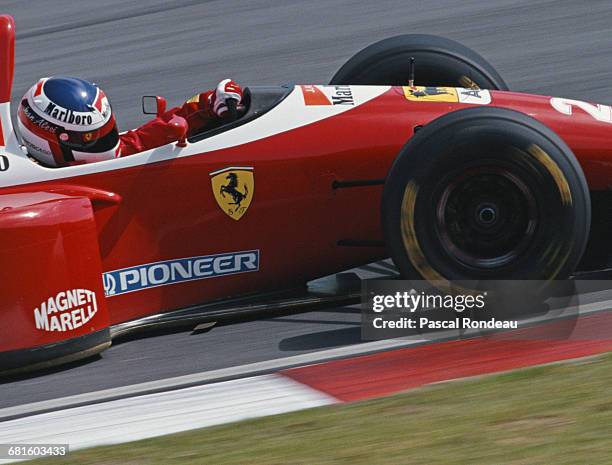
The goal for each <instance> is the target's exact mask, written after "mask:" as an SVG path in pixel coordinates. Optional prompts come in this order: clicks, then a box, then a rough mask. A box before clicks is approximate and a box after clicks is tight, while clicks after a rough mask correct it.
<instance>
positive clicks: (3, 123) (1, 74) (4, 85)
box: [0, 15, 15, 170]
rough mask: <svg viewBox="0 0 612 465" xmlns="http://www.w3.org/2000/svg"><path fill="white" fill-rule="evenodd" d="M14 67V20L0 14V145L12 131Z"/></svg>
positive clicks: (4, 143)
mask: <svg viewBox="0 0 612 465" xmlns="http://www.w3.org/2000/svg"><path fill="white" fill-rule="evenodd" d="M14 67H15V21H13V17H12V16H9V15H0V147H4V146H5V145H6V143H7V141H8V140H9V137H10V136H11V134H12V133H13V123H12V121H11V89H12V87H13V71H14ZM1 169H2V166H0V170H1Z"/></svg>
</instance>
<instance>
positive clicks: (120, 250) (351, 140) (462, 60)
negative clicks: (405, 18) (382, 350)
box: [0, 16, 612, 373]
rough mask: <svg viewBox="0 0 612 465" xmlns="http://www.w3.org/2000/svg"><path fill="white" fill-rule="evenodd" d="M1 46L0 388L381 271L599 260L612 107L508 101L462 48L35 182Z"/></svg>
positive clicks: (347, 71)
mask: <svg viewBox="0 0 612 465" xmlns="http://www.w3.org/2000/svg"><path fill="white" fill-rule="evenodd" d="M14 40H15V35H14V24H13V20H12V18H11V17H10V16H2V17H0V122H1V129H0V262H1V263H2V267H1V268H0V299H1V300H0V371H2V372H4V373H8V372H14V371H18V370H23V369H24V368H36V367H42V366H48V365H50V364H57V363H62V362H66V361H70V360H75V359H78V358H82V357H87V356H90V355H92V354H95V353H98V352H100V351H102V350H104V349H105V348H107V347H108V346H109V345H110V344H111V338H112V337H113V336H114V335H115V334H118V333H120V332H121V328H123V329H125V328H138V327H141V326H146V325H148V324H151V322H152V321H153V322H154V321H161V320H164V319H165V321H169V320H173V319H179V320H180V319H181V318H193V315H194V309H195V310H197V311H196V313H195V314H197V315H200V316H201V315H202V314H206V313H207V309H214V308H219V307H214V305H218V304H219V303H221V304H223V303H226V304H227V303H228V302H230V303H232V305H230V306H229V307H226V308H233V309H237V308H238V309H239V308H244V305H245V304H249V303H250V304H252V303H253V302H259V304H260V307H262V308H266V306H267V305H268V304H269V305H272V303H273V302H276V305H280V304H279V303H278V302H280V301H279V300H278V299H277V300H274V299H276V297H274V295H275V294H274V292H275V291H278V290H279V289H291V288H295V287H296V286H300V285H303V284H304V283H306V282H308V281H309V280H313V279H315V278H317V277H321V276H326V275H330V274H333V273H337V272H340V271H342V270H346V269H350V268H352V267H356V266H360V265H363V264H367V263H370V262H373V261H376V260H380V259H383V258H385V257H389V256H391V257H392V259H393V261H394V262H395V264H396V265H397V267H398V269H399V271H400V273H401V275H402V276H403V277H406V278H409V279H426V280H430V281H446V280H482V279H521V280H543V281H551V280H555V279H561V278H565V277H568V276H570V275H572V274H573V273H576V272H577V271H579V270H592V269H599V268H605V267H606V266H607V265H608V263H609V258H610V252H611V251H612V249H611V247H610V241H609V240H608V238H609V229H610V227H609V226H610V225H609V221H610V218H611V216H610V214H609V213H608V211H609V205H610V201H609V199H610V195H609V188H610V185H611V183H612V145H611V144H610V140H612V107H610V106H606V105H597V104H592V103H587V102H583V101H578V100H571V99H565V98H557V97H554V98H551V97H545V96H539V95H527V94H523V93H516V92H510V91H508V88H507V86H506V84H505V83H504V81H503V79H502V78H501V77H500V76H499V74H498V73H497V72H496V71H495V70H494V69H493V67H492V66H491V65H490V64H488V63H487V62H486V61H485V60H484V59H483V58H482V57H481V56H480V55H478V54H476V53H475V52H473V51H471V50H469V49H468V48H466V47H464V46H462V45H460V44H458V43H457V42H454V41H451V40H448V39H444V38H440V37H435V36H429V35H402V36H397V37H393V38H390V39H386V40H382V41H380V42H377V43H375V44H373V45H371V46H369V47H367V48H365V49H364V50H362V51H360V52H359V53H357V54H356V55H355V56H353V57H352V58H351V59H350V60H348V62H347V63H346V64H345V65H344V66H342V67H341V68H340V70H339V71H338V72H337V73H336V74H335V76H334V77H333V78H332V79H331V82H330V83H329V84H328V85H310V84H309V85H285V86H271V87H251V88H247V89H246V91H245V102H244V103H245V111H244V112H243V113H241V114H236V115H235V118H233V120H230V121H225V122H224V123H223V124H220V125H218V126H217V127H209V128H206V129H205V130H203V131H202V132H200V133H194V134H187V133H185V134H184V136H183V137H181V138H180V140H179V141H178V142H176V143H171V144H167V145H164V146H162V147H159V148H156V149H153V150H149V151H146V152H143V153H139V154H136V155H133V156H129V157H125V158H117V159H114V160H109V161H103V162H99V163H93V164H88V165H79V166H71V167H64V168H47V167H44V166H41V165H40V164H37V163H34V162H33V160H31V159H30V158H29V157H28V156H27V153H26V152H25V151H24V150H23V149H22V147H21V146H20V142H19V139H18V137H17V135H16V134H15V132H14V130H13V127H12V122H11V112H10V97H11V86H12V77H13V63H14V61H13V50H14ZM157 101H158V102H162V99H161V98H157ZM160 106H162V107H163V105H160ZM254 299H259V300H254ZM281 300H282V299H281ZM289 300H291V299H289ZM301 302H306V303H308V304H311V303H313V301H310V300H308V299H306V300H302V301H301ZM213 304H214V305H213ZM285 304H287V301H285ZM210 305H213V307H210ZM247 306H248V305H247ZM211 311H214V310H211Z"/></svg>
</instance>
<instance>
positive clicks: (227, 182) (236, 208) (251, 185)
mask: <svg viewBox="0 0 612 465" xmlns="http://www.w3.org/2000/svg"><path fill="white" fill-rule="evenodd" d="M210 183H211V186H212V191H213V195H214V196H215V200H216V201H217V204H218V205H219V207H220V208H221V210H223V212H224V213H225V214H226V215H227V216H229V217H230V218H232V219H233V220H236V221H238V220H239V219H240V218H242V217H243V216H244V214H245V213H246V211H247V210H248V208H249V206H250V205H251V202H252V200H253V194H254V193H255V175H254V172H253V167H252V166H232V167H229V168H223V169H221V170H218V171H213V172H212V173H210Z"/></svg>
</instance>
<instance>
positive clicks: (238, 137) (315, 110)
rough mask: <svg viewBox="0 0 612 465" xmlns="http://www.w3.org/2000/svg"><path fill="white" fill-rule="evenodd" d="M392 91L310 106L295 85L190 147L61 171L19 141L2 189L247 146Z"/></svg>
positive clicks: (371, 89) (363, 91) (368, 91)
mask: <svg viewBox="0 0 612 465" xmlns="http://www.w3.org/2000/svg"><path fill="white" fill-rule="evenodd" d="M389 89H390V86H351V90H352V93H353V98H354V100H355V105H329V106H306V105H304V98H303V95H302V90H301V88H300V87H299V86H295V88H294V89H293V91H292V92H291V93H290V94H289V96H287V98H285V100H283V101H282V102H281V103H280V104H279V105H278V106H276V107H275V108H273V109H272V110H270V111H269V112H267V113H265V114H263V115H262V116H260V117H259V118H257V119H255V120H253V121H251V122H249V123H247V124H244V125H242V126H238V127H236V128H234V129H231V130H229V131H225V132H222V133H220V134H217V135H215V136H212V137H210V138H207V139H204V140H201V141H199V142H196V143H194V144H188V145H187V147H177V146H176V144H175V143H172V144H167V145H164V146H162V147H158V148H156V149H152V150H148V151H146V152H141V153H138V154H136V155H131V156H128V157H125V158H119V159H115V160H108V161H102V162H99V163H91V164H88V165H80V166H71V167H66V168H59V169H58V168H45V167H43V166H40V165H37V164H35V163H33V162H32V161H31V160H29V159H28V158H27V157H26V156H25V155H23V153H21V151H20V150H19V147H18V146H17V144H16V141H15V143H14V144H13V147H11V149H10V151H11V152H13V153H14V155H15V156H14V157H13V158H15V160H14V163H12V167H11V170H10V175H8V176H7V175H5V176H0V187H6V186H14V185H19V184H27V183H31V182H40V181H48V180H53V179H62V178H68V177H73V176H82V175H87V174H93V173H100V172H107V171H112V170H118V169H123V168H129V167H133V166H139V165H145V164H147V163H155V162H159V161H163V160H170V159H175V158H182V157H190V156H193V155H198V154H201V153H207V152H212V151H215V150H220V149H226V148H230V147H235V146H238V145H243V144H247V143H249V142H253V141H256V140H259V139H263V138H266V137H270V136H274V135H277V134H280V133H283V132H287V131H291V130H293V129H296V128H299V127H302V126H306V125H309V124H312V123H315V122H317V121H321V120H324V119H326V118H330V117H332V116H336V115H339V114H341V113H344V112H346V111H350V110H352V109H354V108H357V107H358V106H359V105H362V104H364V103H366V102H368V101H370V100H372V99H374V98H376V97H379V96H380V95H382V94H383V93H385V92H386V91H387V90H389ZM13 139H14V137H13ZM7 150H9V147H7Z"/></svg>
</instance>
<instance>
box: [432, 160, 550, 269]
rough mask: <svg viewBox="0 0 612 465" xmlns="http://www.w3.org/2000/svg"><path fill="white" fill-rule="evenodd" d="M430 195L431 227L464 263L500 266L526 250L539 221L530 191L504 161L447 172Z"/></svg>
mask: <svg viewBox="0 0 612 465" xmlns="http://www.w3.org/2000/svg"><path fill="white" fill-rule="evenodd" d="M439 186H441V187H440V188H439V189H438V190H437V195H435V196H434V199H435V200H434V202H435V203H434V205H435V222H434V223H435V230H436V234H437V236H438V239H439V241H440V244H441V245H442V249H443V250H444V252H445V253H446V254H448V255H449V256H450V257H451V258H453V259H454V260H455V261H456V262H459V263H461V264H462V265H464V266H467V267H470V268H477V269H487V270H489V269H495V268H500V267H503V266H505V265H508V264H509V263H511V262H513V261H514V260H516V259H517V258H518V257H520V256H521V255H522V254H524V253H525V251H526V250H527V248H528V247H529V245H530V243H532V239H533V236H534V234H535V232H536V229H537V225H538V216H539V215H538V209H537V203H536V199H535V196H534V194H533V192H532V190H531V189H530V188H529V187H528V185H527V184H526V183H525V182H523V180H522V179H521V177H520V175H518V174H517V173H516V172H515V171H514V170H512V169H511V168H509V167H499V166H482V167H476V168H471V169H469V170H467V171H462V172H461V173H455V174H454V175H451V176H449V177H446V178H445V179H444V180H443V181H442V182H440V183H439Z"/></svg>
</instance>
